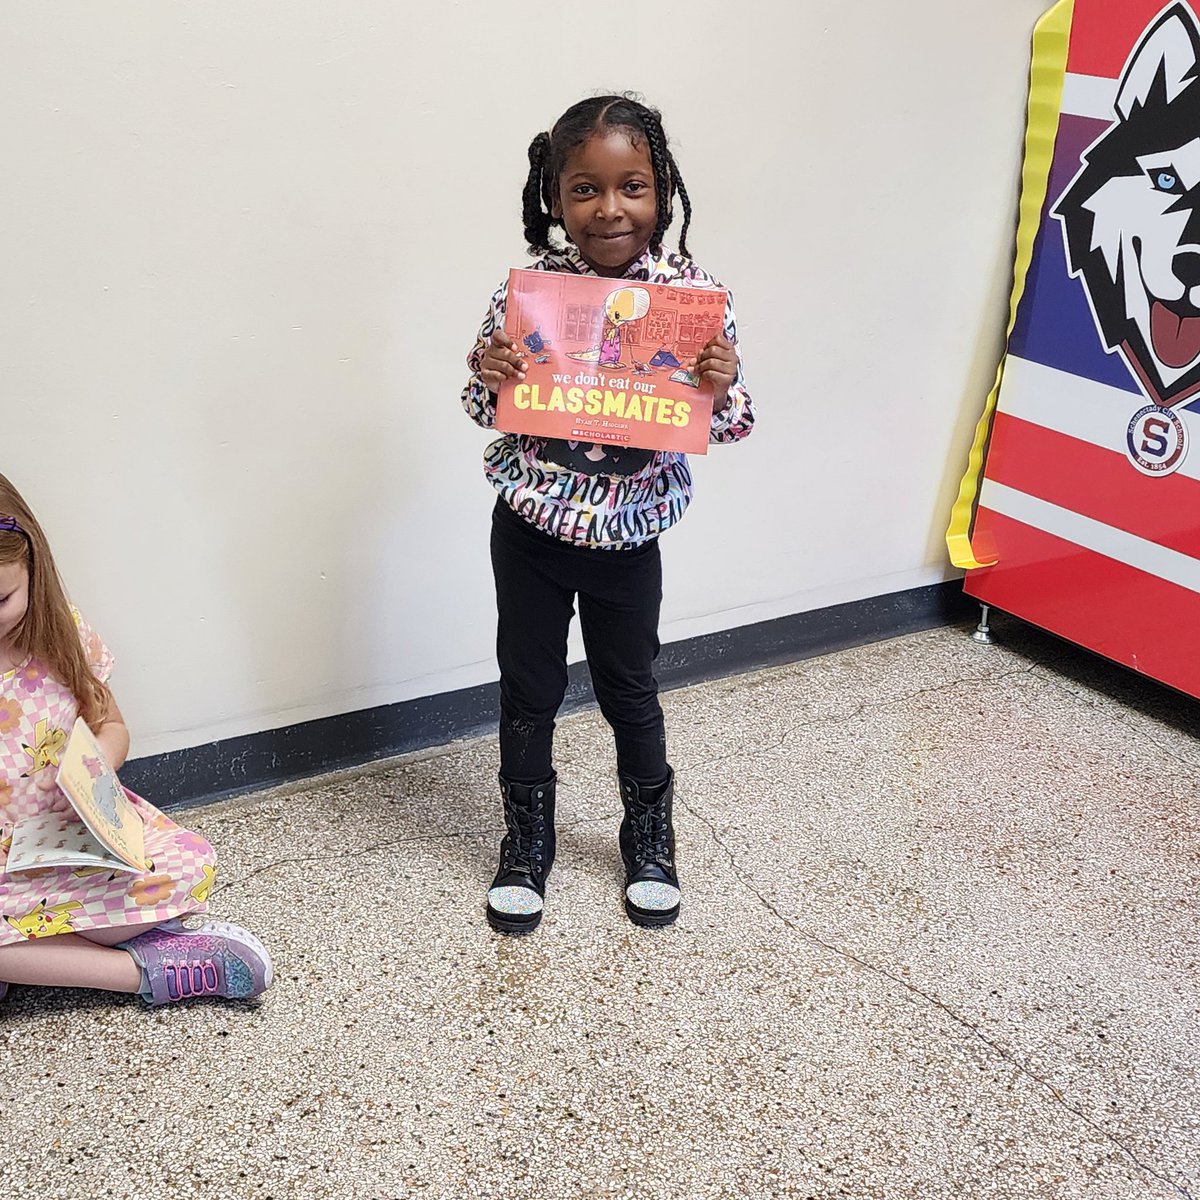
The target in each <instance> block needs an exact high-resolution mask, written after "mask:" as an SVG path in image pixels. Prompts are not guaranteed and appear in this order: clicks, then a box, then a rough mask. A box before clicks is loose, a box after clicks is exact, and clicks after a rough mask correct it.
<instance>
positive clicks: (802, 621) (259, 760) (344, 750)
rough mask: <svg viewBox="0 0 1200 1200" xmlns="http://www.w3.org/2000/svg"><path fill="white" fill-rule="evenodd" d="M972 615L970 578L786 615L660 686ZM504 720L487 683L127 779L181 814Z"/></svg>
mask: <svg viewBox="0 0 1200 1200" xmlns="http://www.w3.org/2000/svg"><path fill="white" fill-rule="evenodd" d="M974 609H975V604H974V602H973V601H971V600H970V599H969V598H967V597H966V596H964V595H963V591H962V584H961V582H959V581H958V580H952V581H950V582H947V583H940V584H932V585H930V586H929V587H922V588H913V589H911V590H909V591H906V592H895V593H893V594H891V595H889V596H873V597H870V598H869V599H866V600H857V601H854V602H853V603H850V604H837V605H834V606H833V607H831V608H822V609H817V610H815V611H813V612H805V613H796V614H795V615H793V616H788V617H777V618H776V619H775V620H773V621H760V622H759V623H758V624H755V625H743V626H741V627H740V628H738V629H728V630H724V631H723V632H721V633H708V634H704V635H702V636H701V637H694V638H688V639H686V640H685V641H682V642H672V643H670V644H669V645H666V646H664V647H663V648H662V654H661V655H660V657H659V660H658V671H657V674H658V679H659V683H660V685H661V686H662V687H663V688H676V687H684V686H686V685H687V684H691V683H700V682H702V681H704V680H706V679H716V678H719V677H721V676H726V675H736V674H740V673H741V672H743V671H752V670H757V669H759V668H761V667H773V666H780V665H782V664H783V663H789V662H796V661H798V660H800V659H803V658H811V657H813V656H814V655H817V654H827V653H829V652H830V651H833V650H844V649H846V648H847V647H850V646H860V645H863V644H864V643H866V642H873V641H880V640H882V639H884V638H889V637H896V636H898V635H900V634H904V633H913V632H915V631H917V630H920V629H931V628H934V627H935V626H939V625H948V624H952V623H954V622H956V621H961V620H964V619H965V618H966V617H967V616H968V615H969V614H970V613H971V612H973V611H974ZM569 680H570V681H569V684H568V687H567V696H566V700H565V702H564V704H563V711H564V712H567V711H571V710H573V709H578V708H582V707H584V706H585V705H587V704H590V703H592V688H591V683H590V680H589V678H588V673H587V667H586V665H585V664H584V663H575V664H574V665H572V667H571V669H570V675H569ZM496 719H497V689H496V685H495V684H494V683H487V684H480V685H479V686H477V687H470V688H462V689H461V690H459V691H456V692H443V693H441V694H440V695H437V696H424V697H422V698H420V699H418V700H404V701H402V702H400V703H398V704H384V705H380V706H378V707H376V708H365V709H362V710H360V711H359V712H351V713H341V714H339V715H338V716H335V717H323V718H321V719H319V720H315V721H303V722H301V723H300V724H298V725H288V726H285V727H284V728H283V729H268V730H265V731H264V732H262V733H249V734H245V735H244V736H242V737H235V738H226V739H225V740H223V741H219V742H210V743H209V744H208V745H206V746H190V747H188V748H187V749H184V750H171V751H169V752H168V753H166V754H155V755H152V756H151V757H149V758H137V759H133V760H131V761H130V762H128V763H126V764H125V767H124V769H123V770H122V771H121V779H122V781H123V782H124V783H125V785H126V786H127V787H129V788H131V789H132V790H133V791H135V792H138V793H140V794H141V795H144V796H146V797H147V798H148V799H150V800H152V801H153V802H154V803H155V804H157V805H159V807H161V808H167V809H175V808H181V807H183V806H185V805H188V804H195V803H198V802H201V801H208V800H215V799H217V798H219V797H224V796H230V795H236V794H237V793H239V792H249V791H254V790H256V789H259V788H266V787H274V786H276V785H278V784H281V783H288V782H291V781H293V780H297V779H304V778H306V777H309V776H313V775H322V774H325V773H327V772H329V771H339V770H344V769H346V768H348V767H357V766H362V765H363V764H365V763H369V762H373V761H375V760H377V759H382V758H392V757H394V756H395V755H397V754H407V753H410V752H411V751H414V750H424V749H427V748H428V747H430V746H440V745H443V744H444V743H446V742H449V741H453V740H454V739H455V738H462V737H470V736H472V735H475V734H482V733H487V732H489V731H490V730H494V729H495V727H496Z"/></svg>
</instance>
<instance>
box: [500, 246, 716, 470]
mask: <svg viewBox="0 0 1200 1200" xmlns="http://www.w3.org/2000/svg"><path fill="white" fill-rule="evenodd" d="M724 321H725V292H724V291H722V290H721V289H719V288H692V287H668V286H667V285H666V284H663V283H641V282H637V281H629V280H623V279H606V278H603V277H601V276H594V275H570V274H566V273H563V272H559V271H521V270H513V271H510V272H509V275H508V306H507V309H506V316H505V321H504V328H505V331H506V332H507V333H508V335H509V337H511V338H512V339H513V341H514V342H515V343H516V345H517V346H519V347H520V348H521V349H522V350H523V351H524V352H525V378H524V380H522V381H520V382H517V381H515V380H511V379H510V380H506V381H505V382H504V384H503V385H502V386H501V388H500V393H499V399H498V402H497V405H496V428H497V429H500V430H503V431H504V432H505V433H525V434H530V435H532V436H534V437H547V438H563V439H564V440H566V441H576V442H617V443H620V444H621V445H625V446H636V447H639V448H641V449H643V450H674V451H680V452H683V453H686V454H707V453H708V434H709V427H710V425H711V423H712V405H713V392H712V385H711V384H708V383H702V382H701V381H700V380H698V379H697V378H696V376H695V375H693V374H692V373H691V371H690V370H689V369H688V364H689V363H690V362H691V361H692V360H693V359H694V358H695V357H696V355H697V354H699V353H700V351H701V350H702V349H703V348H704V346H705V345H706V344H707V343H708V341H709V340H710V339H711V338H712V337H713V335H714V334H718V333H720V332H721V330H722V328H723V326H724Z"/></svg>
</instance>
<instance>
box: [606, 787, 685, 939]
mask: <svg viewBox="0 0 1200 1200" xmlns="http://www.w3.org/2000/svg"><path fill="white" fill-rule="evenodd" d="M620 782H621V799H622V801H623V802H624V804H625V819H624V820H623V821H622V822H621V833H620V845H621V857H622V858H623V859H624V860H625V913H626V915H627V916H628V917H629V919H630V920H631V921H632V922H633V923H634V924H635V925H649V926H660V925H670V924H672V923H673V922H674V920H675V918H676V917H678V916H679V899H680V895H679V876H678V875H677V874H676V873H675V830H674V829H673V828H672V826H671V801H672V799H673V798H674V795H675V773H674V771H671V770H670V768H668V774H667V781H666V783H660V784H658V785H657V786H656V787H646V786H644V785H641V784H638V783H635V782H634V781H633V780H632V779H628V778H626V777H625V776H621V779H620Z"/></svg>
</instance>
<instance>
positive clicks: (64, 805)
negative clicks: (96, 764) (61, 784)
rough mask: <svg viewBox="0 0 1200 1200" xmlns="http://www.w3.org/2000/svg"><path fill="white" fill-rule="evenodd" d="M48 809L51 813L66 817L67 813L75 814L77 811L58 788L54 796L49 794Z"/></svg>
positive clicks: (47, 799)
mask: <svg viewBox="0 0 1200 1200" xmlns="http://www.w3.org/2000/svg"><path fill="white" fill-rule="evenodd" d="M46 801H47V804H46V808H47V810H48V811H49V812H52V813H58V814H60V815H61V816H65V815H66V814H67V813H73V812H74V811H75V809H74V808H73V807H72V806H71V802H70V800H68V799H67V798H66V796H64V795H63V794H62V792H60V791H59V790H58V789H57V788H55V789H54V794H53V795H50V794H47V796H46Z"/></svg>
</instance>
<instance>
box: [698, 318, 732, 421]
mask: <svg viewBox="0 0 1200 1200" xmlns="http://www.w3.org/2000/svg"><path fill="white" fill-rule="evenodd" d="M737 368H738V358H737V351H736V350H735V349H734V348H733V343H732V342H731V341H730V340H729V339H728V338H727V337H723V336H722V335H721V334H719V333H718V334H717V335H716V336H715V337H713V338H712V339H711V340H710V341H709V343H708V345H707V346H705V347H704V349H703V350H701V351H700V353H699V354H698V355H697V356H696V362H695V365H694V366H693V367H692V370H693V371H694V372H695V374H697V375H699V376H700V378H701V379H703V380H705V381H707V382H708V383H711V384H712V389H713V411H714V412H715V411H716V410H718V409H721V408H724V407H725V401H726V400H727V399H728V398H729V389H730V388H731V387H732V386H733V381H734V380H735V379H736V378H737Z"/></svg>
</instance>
